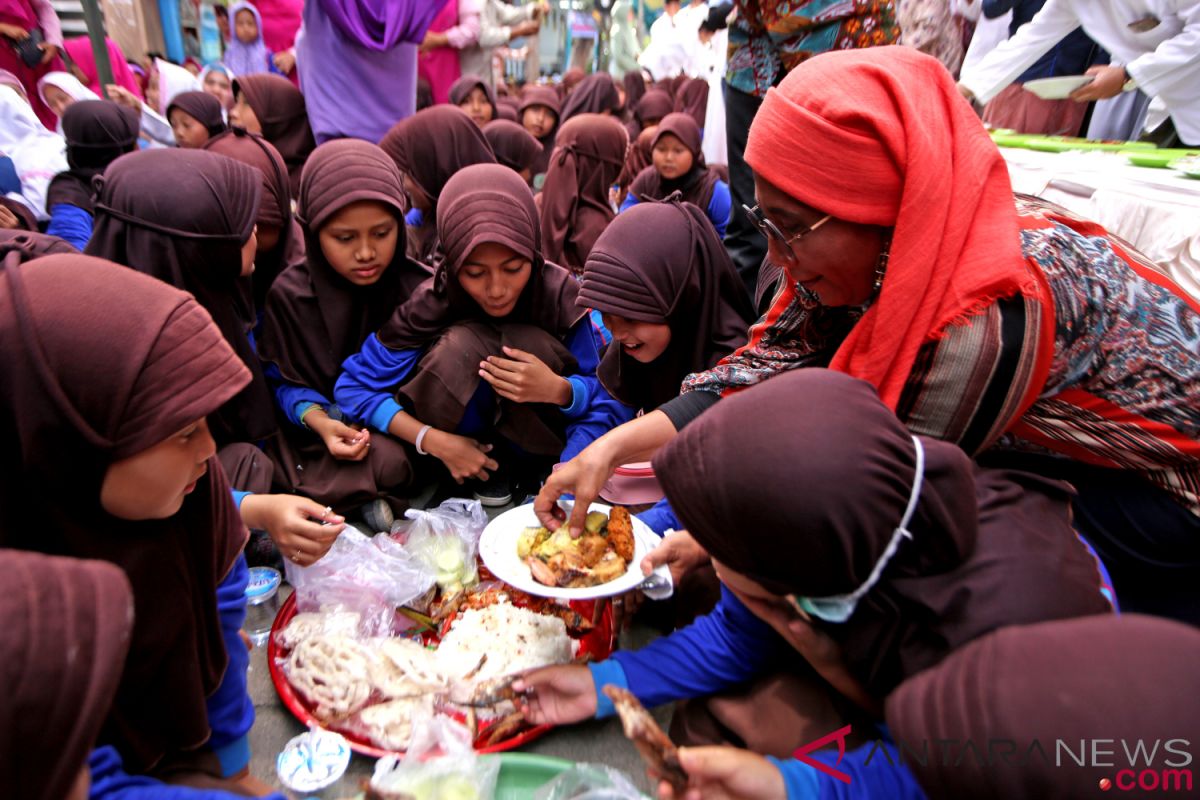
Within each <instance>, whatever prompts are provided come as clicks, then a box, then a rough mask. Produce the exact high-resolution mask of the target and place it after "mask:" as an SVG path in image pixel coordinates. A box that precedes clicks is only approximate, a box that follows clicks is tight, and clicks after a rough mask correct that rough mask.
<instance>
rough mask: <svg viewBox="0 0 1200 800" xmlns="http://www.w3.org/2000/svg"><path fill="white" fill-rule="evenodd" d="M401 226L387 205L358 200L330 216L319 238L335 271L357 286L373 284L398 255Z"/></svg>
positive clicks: (324, 252)
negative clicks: (397, 247)
mask: <svg viewBox="0 0 1200 800" xmlns="http://www.w3.org/2000/svg"><path fill="white" fill-rule="evenodd" d="M400 225H401V223H400V221H399V220H397V219H396V216H395V214H394V212H393V211H392V210H391V208H389V207H388V206H386V205H384V204H383V203H380V202H378V201H377V200H359V201H357V202H354V203H351V204H350V205H348V206H346V207H345V208H343V209H341V210H340V211H338V212H337V213H336V214H334V215H333V216H332V217H330V218H329V221H327V222H326V223H325V225H324V226H322V228H321V232H320V233H319V234H318V235H317V238H318V240H319V241H320V243H321V252H322V253H323V254H324V255H325V260H326V261H328V262H329V266H331V267H333V270H334V272H336V273H337V274H338V275H341V276H342V277H343V278H345V279H346V280H348V281H350V282H351V283H353V284H354V285H355V286H371V285H372V284H374V283H376V282H378V281H379V279H380V278H382V277H383V271H384V270H386V269H387V268H388V265H389V264H391V263H392V258H393V257H394V256H395V255H396V246H397V245H398V243H399V241H400Z"/></svg>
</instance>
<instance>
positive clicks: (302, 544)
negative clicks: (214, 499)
mask: <svg viewBox="0 0 1200 800" xmlns="http://www.w3.org/2000/svg"><path fill="white" fill-rule="evenodd" d="M242 521H243V522H245V523H246V525H247V526H249V527H251V528H256V529H259V530H265V531H266V532H267V533H268V534H269V535H270V537H271V540H272V541H273V542H275V546H276V547H278V548H279V552H280V553H282V554H283V557H284V558H286V559H288V560H290V561H294V562H295V563H297V564H299V565H300V566H302V567H307V566H309V565H310V564H312V563H314V562H316V561H318V560H319V559H320V558H321V557H322V556H323V555H325V554H326V553H327V552H329V548H330V547H332V546H333V542H334V540H336V539H337V537H338V534H340V533H341V532H342V530H343V529H344V528H345V527H346V520H345V518H344V517H341V516H338V515H337V514H334V513H333V512H332V511H330V510H329V509H328V508H326V507H325V506H323V505H320V504H319V503H317V502H315V501H313V500H309V499H308V498H307V497H300V496H299V495H294V494H251V495H247V496H246V497H245V498H244V499H243V500H242Z"/></svg>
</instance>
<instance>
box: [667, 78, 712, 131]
mask: <svg viewBox="0 0 1200 800" xmlns="http://www.w3.org/2000/svg"><path fill="white" fill-rule="evenodd" d="M675 111H677V112H679V113H682V114H687V115H688V116H689V117H691V118H692V119H694V120H695V121H696V125H697V126H699V128H700V129H701V130H704V118H705V115H706V114H707V113H708V81H707V80H705V79H704V78H692V79H690V80H689V81H688V82H687V83H685V84H683V86H682V87H681V88H680V89H679V91H678V92H676V94H675Z"/></svg>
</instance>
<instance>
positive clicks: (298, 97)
mask: <svg viewBox="0 0 1200 800" xmlns="http://www.w3.org/2000/svg"><path fill="white" fill-rule="evenodd" d="M233 91H234V95H235V96H236V95H237V93H238V92H242V93H243V94H245V95H246V103H247V104H248V105H249V106H250V108H252V109H254V115H255V116H256V117H258V122H259V124H260V125H262V135H263V138H265V139H266V140H267V141H268V142H270V143H271V144H273V145H275V149H276V150H278V151H279V154H280V155H281V156H283V160H284V162H285V163H286V164H287V166H288V176H289V179H290V181H291V189H292V193H293V194H295V193H296V192H297V191H299V189H300V170H302V169H303V168H304V162H305V161H306V160H307V159H308V154H309V153H311V152H312V151H313V150H314V149H315V148H316V146H317V142H316V140H315V139H314V138H313V132H312V128H311V127H309V124H308V111H307V110H306V109H305V107H304V95H302V94H300V90H299V89H297V88H296V87H295V86H293V85H292V82H291V81H289V80H288V79H287V78H281V77H280V76H278V75H271V74H268V73H261V74H257V75H244V76H242V77H240V78H235V79H234V81H233Z"/></svg>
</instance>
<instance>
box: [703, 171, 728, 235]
mask: <svg viewBox="0 0 1200 800" xmlns="http://www.w3.org/2000/svg"><path fill="white" fill-rule="evenodd" d="M732 208H733V199H732V198H731V197H730V196H729V184H727V183H726V182H725V181H717V184H716V185H715V186H713V193H712V199H711V200H709V201H708V218H709V219H711V220H712V224H713V227H715V228H716V229H717V236H718V237H719V238H721V239H724V238H725V229H726V228H727V227H729V212H730V210H732Z"/></svg>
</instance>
